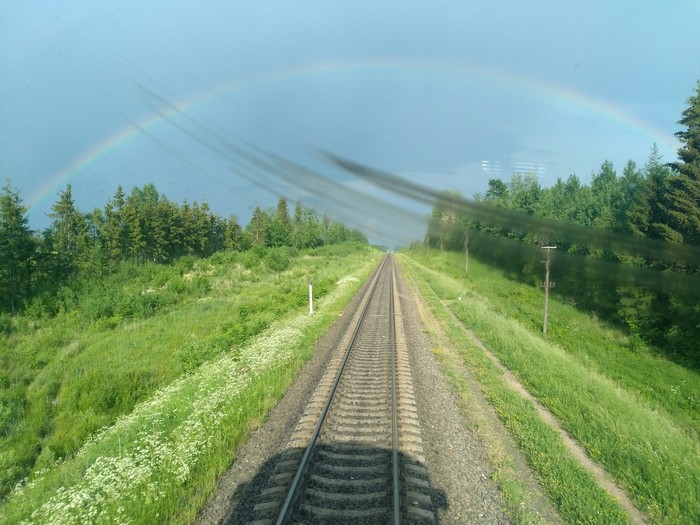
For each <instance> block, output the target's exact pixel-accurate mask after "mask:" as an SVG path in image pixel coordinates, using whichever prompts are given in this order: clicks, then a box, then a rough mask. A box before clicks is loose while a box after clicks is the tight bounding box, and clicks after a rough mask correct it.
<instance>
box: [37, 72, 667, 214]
mask: <svg viewBox="0 0 700 525" xmlns="http://www.w3.org/2000/svg"><path fill="white" fill-rule="evenodd" d="M371 72H382V73H386V72H395V73H411V74H425V75H437V74H443V75H444V74H452V75H459V76H464V77H467V78H471V79H477V80H481V81H485V82H493V83H495V84H496V85H510V86H511V87H513V86H514V87H517V88H519V89H520V90H521V91H522V92H526V93H528V94H531V95H533V96H535V97H542V98H543V99H546V100H549V101H550V102H551V100H553V99H554V100H556V101H558V102H560V103H562V104H565V105H567V106H568V107H571V108H577V109H580V110H583V111H585V112H589V113H593V114H595V115H598V116H602V117H604V118H606V119H609V120H611V121H614V122H616V123H618V124H621V125H623V126H624V127H626V128H628V129H630V130H632V131H633V132H636V133H641V134H643V135H645V136H647V137H648V138H649V139H650V144H651V142H656V143H657V144H660V145H662V146H665V147H668V148H671V149H675V148H676V147H677V144H676V141H675V139H674V138H673V137H672V136H670V135H669V134H668V133H667V132H665V131H663V130H661V129H657V128H655V127H654V126H652V125H650V124H649V123H648V122H645V121H643V120H642V119H641V118H639V117H638V116H637V115H634V114H631V113H629V112H627V111H625V110H623V109H622V108H620V107H618V106H615V105H614V104H612V103H610V102H607V101H604V100H601V99H598V98H594V97H592V96H589V95H586V94H584V93H581V92H578V91H576V90H573V89H570V88H567V87H564V86H560V85H556V84H551V83H546V82H544V81H542V80H539V79H535V78H531V77H525V76H522V75H519V74H516V73H513V72H511V71H506V70H500V69H494V68H485V67H480V66H474V65H469V64H467V63H464V62H457V61H419V60H403V59H396V58H374V59H369V60H367V59H363V60H346V61H332V62H309V63H303V64H297V65H294V66H292V67H288V68H282V69H276V70H272V71H268V72H265V73H260V74H254V75H249V76H246V77H241V78H237V79H235V80H233V81H231V82H228V83H225V84H222V85H220V86H218V87H216V88H214V89H207V90H205V91H201V92H198V93H195V94H192V95H190V96H187V97H185V98H183V99H181V100H180V101H178V102H176V103H173V104H172V107H171V108H169V109H166V110H164V111H158V112H155V111H154V112H153V113H152V114H150V115H148V116H146V117H144V118H142V119H141V120H139V121H138V122H133V123H131V122H130V123H129V124H127V125H126V126H124V127H123V128H121V129H119V130H117V131H116V132H114V133H113V134H111V135H109V136H108V137H106V138H104V139H102V140H101V141H99V142H97V143H96V144H94V145H93V146H92V147H90V148H89V149H88V150H86V151H84V152H82V153H81V154H80V155H79V156H78V157H77V158H76V159H75V160H73V161H72V162H71V163H70V164H68V165H67V166H65V167H64V168H63V169H61V170H59V171H57V172H56V173H54V174H53V175H51V176H50V177H47V178H46V179H45V180H44V182H43V183H42V184H41V185H39V186H37V187H36V188H35V189H34V190H33V191H32V192H31V193H30V195H29V196H28V200H27V202H28V205H29V209H30V211H31V210H32V209H34V208H36V207H37V206H39V205H40V204H41V203H42V202H43V201H44V200H45V199H48V198H49V197H51V196H53V195H55V194H56V193H57V192H58V191H59V189H61V188H62V187H63V186H65V185H66V184H68V183H69V182H70V180H71V179H72V178H73V177H75V176H76V175H78V174H80V173H82V172H84V171H85V170H86V169H88V168H89V167H91V166H93V165H95V164H97V163H98V162H100V161H102V160H103V159H105V158H107V157H108V156H109V155H110V154H112V153H113V152H115V151H116V150H118V149H120V148H122V147H124V146H125V145H127V144H129V143H130V142H133V141H135V140H136V139H138V138H141V137H143V136H145V135H146V134H147V133H148V131H149V130H152V129H153V128H155V127H156V126H158V125H159V124H162V123H163V122H165V121H166V120H168V119H170V118H176V117H177V115H178V114H181V113H187V112H191V111H193V110H194V109H196V108H198V107H200V106H203V105H204V104H206V103H208V102H211V101H212V100H214V99H216V98H220V97H222V95H227V94H231V93H235V92H238V91H242V90H245V89H251V88H255V87H261V86H264V85H267V84H273V83H276V82H280V81H284V80H299V79H303V78H316V77H324V76H326V75H350V74H353V75H359V74H366V73H371Z"/></svg>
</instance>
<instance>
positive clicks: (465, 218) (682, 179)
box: [425, 82, 700, 367]
mask: <svg viewBox="0 0 700 525" xmlns="http://www.w3.org/2000/svg"><path fill="white" fill-rule="evenodd" d="M678 123H679V124H680V125H682V126H683V127H684V128H685V129H684V130H683V131H679V132H678V133H676V136H677V137H678V139H679V140H680V142H681V147H680V149H679V150H678V160H677V161H675V162H671V163H667V164H666V163H663V162H662V159H661V157H660V155H659V153H658V150H657V148H656V145H654V146H653V147H652V148H651V152H650V154H649V157H648V160H647V161H646V164H645V165H644V166H643V167H641V168H640V167H638V166H637V165H636V164H635V163H634V162H633V161H631V160H630V161H628V163H627V164H626V166H625V167H624V168H623V170H622V174H621V175H619V174H618V173H617V172H616V170H615V168H614V166H613V165H612V163H610V162H608V161H605V162H604V163H603V164H602V166H601V167H600V170H599V171H598V172H597V173H594V174H592V178H591V181H590V184H584V183H582V182H581V180H580V179H579V178H578V177H577V176H576V175H571V176H569V177H568V178H567V179H566V180H561V179H558V180H557V182H556V183H555V184H554V185H553V186H551V187H549V188H543V187H542V186H540V184H539V182H538V179H537V177H536V176H535V175H534V174H520V173H515V174H514V175H513V176H512V177H511V179H510V181H503V180H500V179H491V180H489V183H488V190H487V191H486V192H485V193H484V194H478V195H476V196H475V197H474V201H470V200H467V199H463V198H462V196H461V195H459V194H458V193H455V192H449V191H448V192H445V193H443V194H442V195H441V196H440V198H439V199H438V201H437V203H436V204H435V205H434V207H433V210H432V214H431V218H430V224H429V229H428V233H427V236H426V239H425V242H426V243H427V244H428V245H430V246H433V247H438V248H440V249H443V250H459V251H463V252H464V253H465V257H466V259H465V265H467V269H468V257H469V256H473V257H477V258H478V259H480V260H483V261H484V262H487V263H488V264H491V265H495V266H497V267H499V268H501V269H502V270H503V271H504V272H506V273H507V274H508V275H510V276H512V277H513V278H516V279H520V280H524V281H527V282H531V283H532V284H534V285H537V284H540V285H541V284H542V280H543V278H544V269H543V264H542V263H543V262H544V261H543V259H544V258H545V257H546V255H545V254H544V252H543V251H542V250H541V249H540V247H542V246H545V245H549V246H556V250H554V251H553V252H552V255H553V259H552V277H551V280H553V281H554V284H555V288H554V289H553V292H554V293H558V294H560V295H561V296H562V297H564V298H566V299H567V300H569V301H571V302H573V303H575V304H577V305H578V306H580V307H582V308H585V309H587V310H589V311H593V312H595V313H596V314H597V315H599V316H601V317H603V318H605V319H608V320H610V321H612V322H615V323H618V324H622V325H625V326H627V327H628V329H629V330H630V331H631V333H632V334H634V335H636V336H639V337H641V338H643V339H645V340H647V341H650V342H651V343H653V344H654V345H655V346H656V347H657V348H658V349H659V350H660V351H661V352H662V353H664V354H665V355H668V356H671V357H673V358H676V359H678V360H680V361H682V362H684V363H687V364H690V365H692V366H694V367H700V353H699V352H698V350H697V341H698V340H700V307H699V306H698V304H700V302H699V300H698V299H700V298H699V297H698V293H699V292H700V286H699V285H700V275H698V273H699V270H700V255H699V254H700V250H699V249H698V246H700V82H698V84H697V87H696V93H695V95H694V96H692V97H691V98H689V99H688V107H687V109H685V111H684V112H683V114H682V118H681V119H680V120H679V121H678Z"/></svg>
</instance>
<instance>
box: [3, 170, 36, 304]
mask: <svg viewBox="0 0 700 525" xmlns="http://www.w3.org/2000/svg"><path fill="white" fill-rule="evenodd" d="M26 213H27V209H26V208H25V207H24V206H23V205H22V201H21V200H20V197H19V193H18V192H16V191H12V189H11V188H10V182H9V181H8V182H7V184H6V185H5V187H4V188H3V193H2V195H0V301H1V302H0V304H1V305H2V307H3V309H7V310H9V311H11V312H13V313H14V312H16V311H17V310H18V309H19V306H20V303H21V301H22V300H23V299H26V298H28V297H29V294H30V292H31V272H32V268H31V258H32V254H33V252H34V239H33V237H32V232H31V230H30V229H29V227H28V220H27V216H26Z"/></svg>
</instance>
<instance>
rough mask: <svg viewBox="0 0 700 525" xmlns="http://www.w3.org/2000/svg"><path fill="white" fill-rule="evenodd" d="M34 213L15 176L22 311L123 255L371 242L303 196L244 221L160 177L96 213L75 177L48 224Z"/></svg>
mask: <svg viewBox="0 0 700 525" xmlns="http://www.w3.org/2000/svg"><path fill="white" fill-rule="evenodd" d="M27 213H28V210H27V208H26V206H24V204H23V202H22V200H21V198H20V196H19V192H18V191H16V190H14V189H13V188H12V186H11V184H10V182H9V181H8V182H7V183H6V185H5V186H4V188H3V190H2V193H1V194H0V313H3V312H4V313H17V312H19V311H21V310H22V309H23V308H24V307H25V306H26V305H27V304H29V303H30V302H31V301H32V300H33V299H34V298H36V297H37V296H39V295H46V294H49V295H50V294H53V293H56V292H57V291H58V290H59V289H60V287H61V286H63V285H65V284H66V283H69V282H70V281H71V279H76V278H78V277H80V276H85V275H88V276H98V277H99V276H100V275H104V274H105V273H108V272H110V271H113V270H114V269H115V268H116V267H117V266H118V265H119V264H120V263H121V262H123V261H130V262H132V263H144V262H154V263H158V264H168V263H171V262H173V261H175V260H177V259H179V258H181V257H185V256H193V257H208V256H210V255H212V254H214V253H215V252H218V251H222V250H238V251H245V250H249V249H251V248H254V247H262V248H267V247H281V246H287V247H290V248H295V249H307V248H315V247H319V246H322V245H325V244H335V243H339V242H344V241H356V242H362V243H366V242H367V239H366V237H365V236H364V235H363V234H362V233H361V232H359V231H357V230H350V229H348V228H346V227H345V226H343V225H342V224H338V223H335V222H332V221H330V220H329V218H328V216H327V215H326V214H324V216H323V218H322V219H319V218H318V217H317V216H316V214H315V213H314V212H313V211H312V210H309V209H306V208H303V207H302V205H301V203H300V202H297V203H296V207H295V209H294V212H293V214H292V215H290V212H289V208H288V204H287V201H286V199H285V198H284V197H280V198H279V201H278V203H277V207H276V208H272V209H270V210H263V209H261V208H260V206H257V207H256V208H255V210H254V212H253V214H252V217H251V220H250V222H249V223H248V224H247V225H245V226H242V225H241V224H239V222H238V220H237V218H236V217H235V216H231V217H229V218H228V219H224V218H222V217H221V216H220V215H219V214H217V213H214V212H213V211H212V210H211V209H210V208H209V206H208V204H207V203H206V202H204V203H202V204H199V203H197V202H196V201H195V202H193V203H188V202H186V201H185V202H184V203H182V204H178V203H175V202H173V201H171V200H169V199H168V198H167V197H166V196H165V195H162V194H159V193H158V190H157V189H156V187H155V186H154V185H153V184H146V185H145V186H143V187H142V188H138V187H135V188H133V189H132V190H131V192H130V193H129V194H128V195H127V194H126V193H125V192H124V190H123V188H122V187H121V186H119V187H118V188H117V191H116V193H115V194H114V196H113V197H112V198H110V199H109V200H108V201H107V203H106V204H105V206H104V208H102V209H99V208H95V209H94V210H93V211H92V212H90V213H85V212H82V211H80V210H79V209H78V208H77V207H76V204H75V201H74V199H73V194H72V188H71V186H70V185H67V186H66V188H65V189H64V190H62V191H60V192H59V194H58V200H57V201H56V202H55V203H54V204H53V206H52V207H51V213H50V214H49V217H50V218H51V224H50V226H49V227H48V228H46V229H45V230H44V231H42V232H35V231H33V230H32V229H31V228H30V227H29V222H28V216H27Z"/></svg>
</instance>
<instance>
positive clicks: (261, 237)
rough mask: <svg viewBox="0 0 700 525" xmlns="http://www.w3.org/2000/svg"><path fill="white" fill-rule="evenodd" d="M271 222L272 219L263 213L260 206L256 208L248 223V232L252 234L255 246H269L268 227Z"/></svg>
mask: <svg viewBox="0 0 700 525" xmlns="http://www.w3.org/2000/svg"><path fill="white" fill-rule="evenodd" d="M269 221H270V218H269V216H268V215H267V213H265V212H264V211H262V209H260V206H256V207H255V210H253V215H252V216H251V218H250V222H249V223H248V231H249V232H250V235H251V244H252V245H253V246H266V245H267V225H268V223H269Z"/></svg>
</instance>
